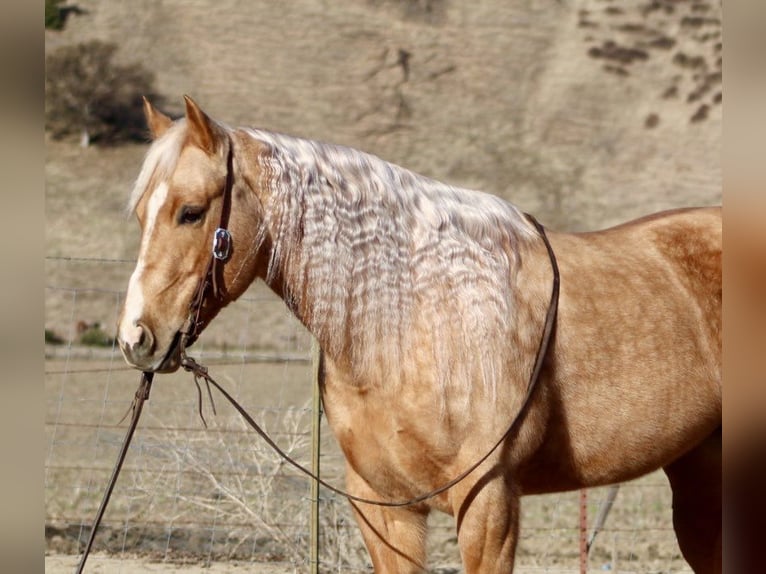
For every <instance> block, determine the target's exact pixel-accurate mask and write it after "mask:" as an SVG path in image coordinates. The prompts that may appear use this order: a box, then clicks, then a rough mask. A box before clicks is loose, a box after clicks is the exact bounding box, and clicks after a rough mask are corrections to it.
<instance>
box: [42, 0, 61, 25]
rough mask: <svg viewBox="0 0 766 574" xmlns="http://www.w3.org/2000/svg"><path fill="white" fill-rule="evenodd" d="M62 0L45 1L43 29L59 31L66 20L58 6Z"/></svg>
mask: <svg viewBox="0 0 766 574" xmlns="http://www.w3.org/2000/svg"><path fill="white" fill-rule="evenodd" d="M61 1H62V0H45V28H46V29H48V30H61V29H62V28H63V27H64V22H65V20H66V18H65V16H64V13H63V12H62V10H61V7H60V6H59V4H61Z"/></svg>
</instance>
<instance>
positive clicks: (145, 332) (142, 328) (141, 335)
mask: <svg viewBox="0 0 766 574" xmlns="http://www.w3.org/2000/svg"><path fill="white" fill-rule="evenodd" d="M135 325H136V334H137V337H136V339H135V342H134V343H133V349H134V351H136V352H138V353H140V354H142V355H150V354H151V353H152V352H153V351H154V335H153V334H152V331H151V330H150V329H149V328H148V327H147V326H146V325H145V324H144V323H142V322H141V321H136V323H135Z"/></svg>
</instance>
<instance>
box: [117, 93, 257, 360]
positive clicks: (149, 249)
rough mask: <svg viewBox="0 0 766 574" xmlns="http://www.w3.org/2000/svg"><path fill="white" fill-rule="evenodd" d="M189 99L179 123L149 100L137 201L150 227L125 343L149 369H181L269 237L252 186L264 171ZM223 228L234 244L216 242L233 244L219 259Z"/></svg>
mask: <svg viewBox="0 0 766 574" xmlns="http://www.w3.org/2000/svg"><path fill="white" fill-rule="evenodd" d="M185 100H186V114H185V117H184V118H181V119H179V120H177V121H173V120H171V119H170V118H169V117H168V116H166V115H165V114H163V113H162V112H160V111H158V110H156V109H155V108H154V107H153V106H152V105H151V104H150V103H149V102H148V101H146V100H145V101H144V113H145V115H146V121H147V124H148V126H149V131H150V133H151V135H152V137H153V139H154V141H153V143H152V146H151V148H150V149H149V152H148V153H147V155H146V158H145V160H144V164H143V167H142V169H141V172H140V174H139V177H138V179H137V181H136V185H135V188H134V190H133V194H132V196H131V201H130V206H129V207H130V210H131V211H132V212H134V213H135V215H136V217H137V219H138V222H139V224H140V226H141V243H140V249H139V254H138V260H137V263H136V268H135V270H134V272H133V274H132V276H131V278H130V282H129V284H128V290H127V294H126V298H125V303H124V306H123V308H122V312H121V314H120V318H119V326H118V341H119V345H120V349H121V350H122V353H123V355H124V357H125V359H126V360H127V362H128V363H130V364H131V365H132V366H134V367H136V368H138V369H141V370H146V371H159V372H170V371H175V370H176V369H178V367H179V366H180V358H181V350H182V348H183V346H184V345H186V344H187V343H188V344H191V343H192V342H193V340H194V339H196V335H197V334H199V332H201V331H202V330H203V329H204V328H205V327H206V326H207V325H208V324H209V323H210V321H211V320H212V319H213V317H215V316H216V314H217V313H218V312H219V311H220V310H221V309H222V308H223V307H224V306H225V305H227V304H228V303H229V302H231V301H233V300H234V299H236V298H237V297H239V296H240V295H241V294H242V293H243V292H244V291H245V290H246V289H247V287H248V285H249V284H250V283H251V282H252V281H253V279H254V278H255V276H256V274H257V271H258V268H259V262H260V260H261V258H259V257H258V251H259V249H258V248H259V247H260V246H262V245H263V244H264V243H266V242H265V241H264V239H263V238H262V237H261V238H260V239H258V237H257V235H258V232H259V230H258V227H259V226H258V221H257V217H258V213H259V212H260V209H261V207H260V203H259V199H258V197H257V195H256V194H254V193H251V187H250V186H249V185H248V181H256V180H258V174H256V173H252V170H253V169H254V168H252V167H248V168H246V169H243V170H240V166H239V165H238V162H237V161H236V158H235V157H234V146H235V143H234V140H235V135H234V132H233V130H230V129H229V128H227V127H225V126H223V125H222V124H219V123H218V122H216V121H214V120H212V119H211V118H210V117H208V116H207V115H206V114H205V113H204V112H203V111H202V110H201V109H200V108H199V107H198V106H197V104H196V103H195V102H194V101H193V100H192V99H191V98H188V97H186V98H185ZM249 145H253V144H249ZM247 170H249V172H248V171H247ZM254 218H255V219H254ZM219 227H222V228H224V229H226V230H227V231H228V233H230V245H218V246H217V247H218V249H219V250H221V249H223V250H224V251H227V252H223V253H218V254H217V256H218V257H219V258H220V260H219V261H217V264H216V265H214V266H211V265H209V261H211V257H213V255H212V253H211V245H212V244H213V238H214V235H215V234H216V230H217V228H219ZM225 239H226V238H224V240H225ZM209 269H212V270H213V271H212V275H213V277H209V275H211V273H210V272H209ZM206 276H208V277H207V279H212V284H214V285H215V288H213V289H211V288H210V287H211V285H209V284H208V283H211V281H207V280H206ZM200 290H201V291H200ZM193 300H198V305H193ZM195 306H196V307H198V309H192V307H195ZM192 315H194V317H192ZM190 321H191V322H193V323H194V328H193V330H192V332H191V333H188V327H189V322H190Z"/></svg>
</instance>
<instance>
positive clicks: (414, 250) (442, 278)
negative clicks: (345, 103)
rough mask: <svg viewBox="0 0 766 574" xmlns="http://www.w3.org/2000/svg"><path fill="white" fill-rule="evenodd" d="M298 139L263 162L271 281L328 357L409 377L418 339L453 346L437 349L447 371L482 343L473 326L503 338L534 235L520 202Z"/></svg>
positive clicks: (431, 345)
mask: <svg viewBox="0 0 766 574" xmlns="http://www.w3.org/2000/svg"><path fill="white" fill-rule="evenodd" d="M261 137H263V136H261ZM278 138H279V137H278V136H273V137H272V141H270V142H268V144H270V145H275V146H276V145H279V144H280V143H281V142H280V140H279V139H278ZM290 145H292V146H293V147H292V148H291V149H288V150H287V151H284V152H283V153H282V157H281V158H278V157H276V156H275V157H272V158H267V159H266V160H265V162H264V163H263V165H262V166H261V173H262V178H261V182H260V183H261V185H262V189H261V193H262V205H263V206H264V229H265V230H267V231H266V233H267V235H268V238H269V240H270V241H271V250H270V256H269V265H268V270H267V272H266V277H265V278H266V281H267V283H268V284H269V285H271V287H272V289H274V290H275V291H276V292H277V293H278V294H280V295H281V296H282V298H283V299H284V300H285V302H286V303H287V305H288V306H289V307H290V309H291V310H292V311H293V313H294V314H295V315H296V316H297V317H298V319H299V320H301V321H302V322H303V324H304V325H305V326H306V327H307V328H308V329H309V331H311V332H312V334H313V335H314V336H315V337H316V338H317V339H318V341H319V344H320V346H321V347H322V349H323V350H324V351H325V352H326V353H328V354H329V355H330V356H331V357H333V358H334V359H336V360H338V359H340V360H345V362H348V363H349V364H353V365H355V368H356V369H357V370H359V371H360V372H370V371H375V370H377V371H381V370H382V371H384V372H392V371H397V372H398V371H401V370H402V368H400V367H399V365H403V354H404V353H406V352H407V349H408V348H411V347H412V345H414V344H415V343H416V342H418V343H419V344H424V345H426V346H427V347H429V348H430V349H432V350H435V349H442V348H443V349H445V350H444V351H441V350H439V351H434V352H433V354H436V355H439V356H438V357H437V358H436V359H435V361H436V362H443V363H444V365H443V366H444V368H445V369H446V368H448V366H447V365H449V364H451V363H452V361H451V360H450V359H449V357H447V356H444V357H441V354H442V353H447V352H448V350H447V349H449V348H457V347H465V341H466V340H476V339H477V337H476V336H475V335H476V333H468V332H466V329H479V330H484V331H486V333H484V334H483V336H484V337H486V338H488V337H494V338H496V339H498V340H503V338H504V337H505V333H506V330H507V329H506V327H507V323H508V319H507V318H508V317H510V316H511V315H512V307H513V305H514V303H513V293H512V287H511V286H510V285H509V281H508V278H509V277H511V276H512V271H513V267H514V266H515V265H516V259H517V247H518V244H519V240H520V238H522V237H523V236H525V233H528V229H524V228H523V223H520V221H521V220H522V219H523V218H522V217H521V215H520V214H519V212H518V211H517V210H516V209H515V208H514V207H513V206H510V205H509V204H506V203H505V202H502V201H500V200H499V199H497V198H494V197H491V196H487V195H486V194H480V193H479V192H467V191H465V190H459V189H455V188H451V187H449V186H446V185H443V184H440V183H438V182H435V181H432V180H428V179H426V178H422V177H420V176H417V175H416V174H413V173H411V172H408V171H407V170H404V169H402V168H398V167H396V166H393V165H391V164H387V163H385V162H383V161H382V160H379V159H377V158H374V157H372V156H368V155H366V154H362V153H361V152H354V151H353V150H346V149H344V148H335V147H332V146H327V147H322V146H321V144H315V143H314V142H306V141H303V140H300V141H298V142H297V143H296V142H291V143H290ZM288 152H289V153H288ZM356 154H358V155H356ZM288 156H289V157H288ZM527 236H529V235H527ZM424 325H426V327H424ZM479 334H480V335H481V333H479ZM479 338H480V337H479ZM424 340H425V341H426V342H425V343H423V341H424ZM429 352H430V351H429ZM481 355H482V356H480V357H479V358H478V359H477V360H479V361H482V360H484V359H486V357H485V356H484V355H486V353H484V352H482V353H481ZM482 368H483V367H482ZM443 378H445V379H446V378H448V377H443Z"/></svg>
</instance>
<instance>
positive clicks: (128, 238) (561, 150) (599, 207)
mask: <svg viewBox="0 0 766 574" xmlns="http://www.w3.org/2000/svg"><path fill="white" fill-rule="evenodd" d="M70 4H76V5H77V6H78V7H79V8H80V9H81V12H82V13H81V14H72V15H71V16H70V17H69V19H68V22H67V27H66V29H65V30H64V31H63V32H47V33H46V34H47V36H46V40H47V46H46V48H47V50H53V49H55V48H56V47H57V46H60V45H62V44H65V43H72V42H79V41H83V40H87V39H91V38H100V39H103V40H108V41H113V42H116V43H118V44H119V46H120V48H119V51H118V58H119V59H121V60H123V61H125V62H136V61H138V62H140V63H142V64H143V65H144V66H145V67H146V68H148V69H150V70H152V71H153V72H154V73H155V74H156V79H157V87H158V89H159V91H160V92H161V93H163V94H165V95H166V96H167V98H168V101H169V102H171V105H172V107H171V109H170V110H169V111H170V112H171V113H179V111H180V110H181V109H182V108H181V102H182V100H181V96H182V95H183V94H190V95H192V96H193V97H194V98H195V99H196V100H197V101H198V102H199V103H200V104H201V105H202V106H203V107H204V108H205V109H206V110H207V111H208V112H210V113H211V114H212V115H213V116H214V117H216V118H218V119H221V120H223V121H225V122H227V123H230V124H235V125H236V124H247V125H258V126H263V127H267V128H270V129H275V130H280V131H286V132H289V133H293V134H297V135H304V136H308V137H312V138H317V139H323V140H328V141H334V142H337V143H344V144H348V145H352V146H355V147H359V148H361V149H364V150H367V151H370V152H373V153H376V154H378V155H380V156H381V157H383V158H385V159H388V160H390V161H393V162H395V163H399V164H402V165H405V166H407V167H409V168H411V169H414V170H416V171H419V172H421V173H425V174H427V175H430V176H433V177H436V178H437V179H441V180H443V181H447V182H449V183H452V184H456V185H462V186H467V187H474V188H480V189H484V190H486V191H490V192H493V193H496V194H498V195H501V196H503V197H505V198H507V199H509V200H511V201H513V202H514V203H516V204H517V205H519V206H520V207H521V208H523V209H524V210H526V211H530V212H532V213H534V214H536V215H537V216H538V217H539V218H540V220H541V221H543V222H544V223H546V224H548V225H550V226H552V227H557V228H567V229H586V228H587V229H590V228H599V227H604V226H607V225H610V224H614V223H618V222H620V221H623V220H625V219H628V218H631V217H635V216H638V215H641V214H645V213H648V212H652V211H657V210H660V209H664V208H670V207H676V206H684V205H699V204H713V203H720V201H721V166H720V155H721V105H720V98H721V84H720V77H721V64H720V53H721V52H720V42H721V26H720V19H721V7H720V3H719V2H715V1H713V0H689V1H680V0H679V1H669V0H630V1H624V2H611V1H609V0H566V1H557V0H549V1H543V2H540V1H538V2H529V1H521V0H511V1H505V0H474V1H471V2H460V1H458V0H360V1H357V2H342V1H339V0H294V1H289V2H264V1H260V0H253V1H249V2H239V1H235V0H163V1H162V2H158V1H156V0H132V1H131V2H121V1H117V0H72V1H70ZM48 152H49V153H48V160H47V164H46V170H47V171H46V174H47V225H48V247H47V254H48V255H49V256H50V255H57V256H70V257H71V256H76V257H106V258H114V257H124V258H131V257H134V256H135V251H136V243H137V242H136V231H137V229H136V227H137V226H136V225H135V224H134V223H133V222H129V221H126V220H125V217H124V215H123V212H122V205H123V202H124V201H125V199H126V198H127V195H128V193H129V189H130V186H131V182H132V179H133V178H134V177H135V175H136V174H137V173H138V169H139V167H140V162H141V156H142V154H143V152H144V146H136V145H133V146H125V147H122V148H115V149H106V150H99V149H88V150H81V149H79V148H78V147H77V144H76V143H69V142H65V143H58V142H50V143H49V146H48ZM86 222H87V225H86V224H85V223H86ZM57 269H58V267H57V264H55V263H50V262H49V269H48V281H49V284H51V283H53V284H56V285H60V284H68V283H67V281H69V279H68V278H67V277H64V276H61V275H59V274H58V273H59V271H57ZM100 271H101V272H102V273H106V274H107V277H109V276H112V275H114V281H113V284H112V283H108V284H107V285H106V287H108V288H117V289H119V288H123V287H124V283H123V282H124V281H126V280H127V275H128V274H129V271H130V270H129V268H128V269H120V270H119V271H104V270H103V269H101V270H100ZM72 280H74V279H72ZM78 280H79V281H83V282H85V281H86V279H84V278H82V277H80V278H79V279H78Z"/></svg>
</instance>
